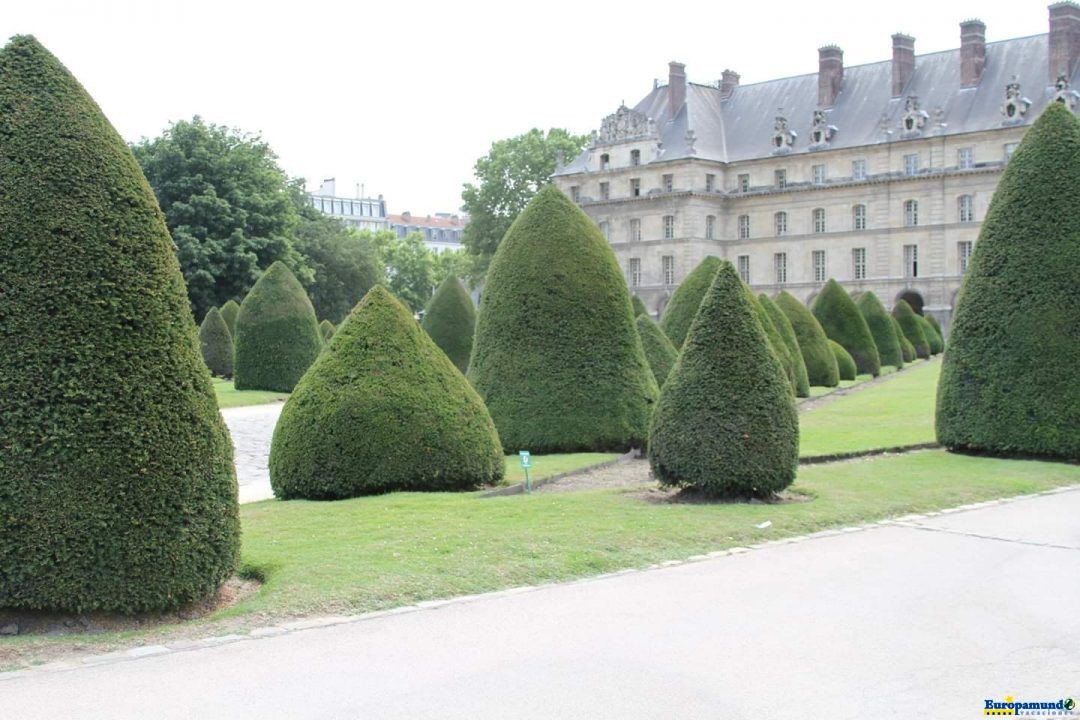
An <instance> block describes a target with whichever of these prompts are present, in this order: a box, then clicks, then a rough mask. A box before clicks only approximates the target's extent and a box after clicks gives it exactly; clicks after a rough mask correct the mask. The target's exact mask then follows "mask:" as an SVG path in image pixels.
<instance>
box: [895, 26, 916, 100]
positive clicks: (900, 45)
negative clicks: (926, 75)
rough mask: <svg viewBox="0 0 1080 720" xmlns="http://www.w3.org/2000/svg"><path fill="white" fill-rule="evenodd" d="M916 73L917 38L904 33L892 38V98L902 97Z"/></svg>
mask: <svg viewBox="0 0 1080 720" xmlns="http://www.w3.org/2000/svg"><path fill="white" fill-rule="evenodd" d="M914 72H915V38H913V37H911V36H910V35H904V34H903V33H896V34H895V35H893V36H892V96H893V97H900V96H901V95H903V94H904V88H905V87H907V84H908V81H910V80H911V76H912V74H913V73H914Z"/></svg>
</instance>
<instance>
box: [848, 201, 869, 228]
mask: <svg viewBox="0 0 1080 720" xmlns="http://www.w3.org/2000/svg"><path fill="white" fill-rule="evenodd" d="M851 229H852V230H865V229H866V206H865V205H862V204H859V205H856V206H855V207H853V208H851Z"/></svg>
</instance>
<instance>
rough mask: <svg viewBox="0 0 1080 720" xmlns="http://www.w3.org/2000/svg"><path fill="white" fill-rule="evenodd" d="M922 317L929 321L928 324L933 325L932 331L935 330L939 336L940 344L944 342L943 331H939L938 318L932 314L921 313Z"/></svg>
mask: <svg viewBox="0 0 1080 720" xmlns="http://www.w3.org/2000/svg"><path fill="white" fill-rule="evenodd" d="M923 317H925V318H926V322H928V323H930V325H932V326H933V328H934V331H935V332H937V334H938V337H940V338H941V342H942V344H944V343H945V333H943V332H942V331H941V323H939V322H938V319H937V318H936V317H934V316H933V315H923Z"/></svg>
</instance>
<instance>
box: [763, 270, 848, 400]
mask: <svg viewBox="0 0 1080 720" xmlns="http://www.w3.org/2000/svg"><path fill="white" fill-rule="evenodd" d="M776 307H778V308H780V311H781V312H783V313H784V315H786V316H787V319H788V321H789V322H790V323H791V328H792V330H793V331H794V332H795V338H796V340H798V342H799V351H800V352H801V353H802V356H803V362H804V363H805V364H806V375H807V377H808V378H809V380H810V384H811V385H813V386H817V387H836V386H837V384H839V382H840V374H839V370H838V369H837V367H836V356H835V355H833V352H832V350H831V349H830V348H829V338H828V337H826V336H825V331H824V330H822V329H821V323H819V322H818V321H817V318H815V317H814V315H813V313H811V312H810V311H809V310H808V309H807V308H806V306H805V305H803V304H802V303H801V302H799V301H798V300H796V299H795V297H794V296H793V295H791V294H790V293H789V292H787V291H786V290H783V291H781V292H780V294H779V295H777V296H776Z"/></svg>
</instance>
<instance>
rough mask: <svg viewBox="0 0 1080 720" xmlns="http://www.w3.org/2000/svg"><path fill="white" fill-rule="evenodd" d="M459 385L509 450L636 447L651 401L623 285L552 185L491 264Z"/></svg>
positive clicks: (589, 230) (607, 254)
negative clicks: (474, 395)
mask: <svg viewBox="0 0 1080 720" xmlns="http://www.w3.org/2000/svg"><path fill="white" fill-rule="evenodd" d="M469 378H470V380H472V382H473V385H474V386H475V387H476V389H477V391H478V392H479V393H480V397H482V398H484V401H485V402H486V403H487V406H488V410H490V411H491V417H492V418H494V420H495V426H496V427H497V428H499V436H500V437H501V438H502V442H503V445H505V446H506V447H508V448H511V449H520V450H532V451H533V452H577V451H602V450H620V451H625V450H629V449H630V448H632V447H642V446H643V444H644V443H645V441H646V439H647V437H648V424H649V417H650V416H651V414H652V409H653V406H654V405H655V404H656V398H657V396H658V395H659V391H658V390H657V387H656V380H655V379H654V378H653V374H652V371H651V370H650V369H649V363H648V361H647V360H646V359H645V351H644V350H643V348H642V345H641V339H640V338H639V337H638V334H637V331H636V329H635V328H634V317H633V311H632V310H631V307H630V294H629V293H628V292H627V289H626V280H625V278H623V274H622V272H621V271H620V270H619V266H618V263H616V261H615V254H614V253H613V252H612V250H611V246H610V245H609V244H608V243H607V241H606V240H604V236H603V235H601V234H600V230H599V229H597V227H596V224H595V223H594V222H593V221H592V220H591V219H589V217H588V216H587V215H586V214H585V213H584V212H582V211H581V209H580V208H579V207H578V206H577V205H575V204H574V203H573V202H571V201H570V199H569V198H568V197H566V196H565V195H564V194H563V193H562V192H560V191H559V190H558V189H556V188H555V187H552V186H548V187H545V188H543V189H542V190H540V192H539V193H537V194H536V196H535V197H534V198H533V199H532V200H531V201H530V202H529V205H528V206H527V207H526V208H525V210H524V211H523V212H522V213H521V215H519V216H518V218H517V220H515V221H514V224H513V225H511V226H510V230H508V231H507V233H506V236H505V237H504V238H503V241H502V242H501V243H500V244H499V248H498V250H496V252H495V256H494V257H493V258H492V260H491V266H490V268H489V270H488V274H487V283H486V286H485V291H484V301H483V304H482V305H481V307H480V313H479V317H478V318H477V323H476V337H475V340H474V343H473V356H472V362H471V364H470V366H469Z"/></svg>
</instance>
